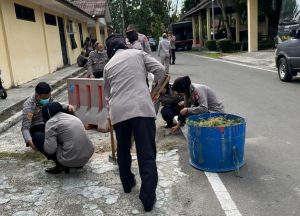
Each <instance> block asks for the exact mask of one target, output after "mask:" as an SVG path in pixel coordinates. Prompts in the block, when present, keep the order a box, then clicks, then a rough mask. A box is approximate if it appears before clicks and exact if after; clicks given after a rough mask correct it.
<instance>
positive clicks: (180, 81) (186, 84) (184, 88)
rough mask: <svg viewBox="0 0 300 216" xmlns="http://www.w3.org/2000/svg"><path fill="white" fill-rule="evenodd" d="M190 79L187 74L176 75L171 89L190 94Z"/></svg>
mask: <svg viewBox="0 0 300 216" xmlns="http://www.w3.org/2000/svg"><path fill="white" fill-rule="evenodd" d="M190 86H191V79H190V77H189V76H184V77H178V78H177V79H176V80H175V81H174V83H173V86H172V90H173V91H176V92H180V93H185V94H187V96H190Z"/></svg>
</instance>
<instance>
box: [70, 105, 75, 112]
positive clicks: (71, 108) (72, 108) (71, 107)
mask: <svg viewBox="0 0 300 216" xmlns="http://www.w3.org/2000/svg"><path fill="white" fill-rule="evenodd" d="M68 111H69V112H70V113H74V112H75V108H74V107H73V106H72V105H68Z"/></svg>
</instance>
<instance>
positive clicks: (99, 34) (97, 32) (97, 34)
mask: <svg viewBox="0 0 300 216" xmlns="http://www.w3.org/2000/svg"><path fill="white" fill-rule="evenodd" d="M95 25H96V26H95V28H96V38H97V41H100V42H101V43H103V40H102V37H101V32H100V22H99V21H97V22H96V24H95Z"/></svg>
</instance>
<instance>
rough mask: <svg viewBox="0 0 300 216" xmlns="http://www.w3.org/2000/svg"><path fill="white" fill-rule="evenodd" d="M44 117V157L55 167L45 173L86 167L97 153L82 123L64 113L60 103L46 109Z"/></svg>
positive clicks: (49, 105)
mask: <svg viewBox="0 0 300 216" xmlns="http://www.w3.org/2000/svg"><path fill="white" fill-rule="evenodd" d="M42 115H43V120H44V122H45V124H46V125H45V143H44V154H45V155H46V157H47V158H48V159H49V160H53V161H54V162H55V163H56V166H55V167H53V168H46V169H45V172H47V173H49V174H57V173H60V172H62V171H65V172H66V173H68V172H69V168H79V167H82V166H83V165H85V164H86V163H87V162H88V161H89V159H90V158H91V157H92V155H93V153H94V146H93V144H92V142H91V141H90V140H89V138H88V136H87V134H86V131H85V128H84V126H83V124H82V122H81V120H80V119H78V118H77V117H76V116H74V115H70V114H67V113H64V112H63V107H62V105H61V104H60V103H58V102H53V103H50V104H47V105H45V106H44V107H43V109H42Z"/></svg>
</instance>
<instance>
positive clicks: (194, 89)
mask: <svg viewBox="0 0 300 216" xmlns="http://www.w3.org/2000/svg"><path fill="white" fill-rule="evenodd" d="M185 104H186V106H187V107H190V106H191V107H190V108H188V113H189V114H200V113H207V112H225V111H224V106H223V103H222V102H221V101H220V100H219V99H218V98H217V96H216V94H215V93H214V92H213V91H212V90H211V89H210V88H209V87H208V86H206V85H202V84H192V85H191V95H190V97H189V98H188V97H185Z"/></svg>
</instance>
